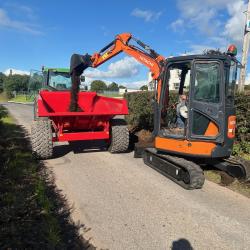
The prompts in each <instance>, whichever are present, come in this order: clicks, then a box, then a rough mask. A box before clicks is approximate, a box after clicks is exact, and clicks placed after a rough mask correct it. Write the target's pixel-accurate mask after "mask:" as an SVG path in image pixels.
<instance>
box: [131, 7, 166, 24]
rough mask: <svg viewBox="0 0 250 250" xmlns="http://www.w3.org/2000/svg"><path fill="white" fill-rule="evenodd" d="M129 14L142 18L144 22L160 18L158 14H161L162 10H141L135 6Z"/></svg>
mask: <svg viewBox="0 0 250 250" xmlns="http://www.w3.org/2000/svg"><path fill="white" fill-rule="evenodd" d="M131 15H132V16H135V17H138V18H142V19H144V21H145V22H152V21H156V20H158V19H159V18H160V16H161V15H162V11H158V12H155V11H152V10H141V9H138V8H136V9H134V10H133V11H132V12H131Z"/></svg>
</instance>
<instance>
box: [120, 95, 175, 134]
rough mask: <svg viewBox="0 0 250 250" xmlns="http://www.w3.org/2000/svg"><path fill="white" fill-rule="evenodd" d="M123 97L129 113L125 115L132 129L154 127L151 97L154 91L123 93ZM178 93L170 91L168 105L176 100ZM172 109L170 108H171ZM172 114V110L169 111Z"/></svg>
mask: <svg viewBox="0 0 250 250" xmlns="http://www.w3.org/2000/svg"><path fill="white" fill-rule="evenodd" d="M124 97H125V99H126V100H127V102H128V108H129V115H128V116H126V120H127V123H128V124H129V125H130V126H131V128H132V130H140V129H148V130H153V127H154V108H153V98H154V92H152V91H140V92H132V93H125V94H124ZM177 98H178V95H177V94H176V92H171V93H170V99H169V106H172V105H173V104H175V103H176V102H177ZM171 111H172V110H171ZM171 113H173V114H171V116H172V115H174V112H171Z"/></svg>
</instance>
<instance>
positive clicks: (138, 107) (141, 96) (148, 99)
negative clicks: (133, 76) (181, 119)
mask: <svg viewBox="0 0 250 250" xmlns="http://www.w3.org/2000/svg"><path fill="white" fill-rule="evenodd" d="M153 96H154V94H153V92H150V91H142V92H133V93H126V94H125V95H124V97H125V99H127V101H128V107H129V115H128V116H127V117H126V120H127V122H128V124H129V126H130V128H131V130H133V131H138V130H141V129H146V130H153V113H154V112H153V102H152V100H153ZM177 101H178V95H177V93H176V92H171V93H170V100H169V106H172V105H174V104H175V103H176V102H177ZM235 106H236V115H237V129H236V140H235V146H234V151H233V153H234V154H236V155H240V154H250V123H249V120H248V119H249V118H250V92H247V93H245V94H244V95H236V98H235ZM170 112H172V114H171V115H172V116H175V109H170Z"/></svg>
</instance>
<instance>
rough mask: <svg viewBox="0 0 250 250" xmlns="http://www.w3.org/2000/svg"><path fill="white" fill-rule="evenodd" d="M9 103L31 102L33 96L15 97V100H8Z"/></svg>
mask: <svg viewBox="0 0 250 250" xmlns="http://www.w3.org/2000/svg"><path fill="white" fill-rule="evenodd" d="M10 101H14V102H33V101H34V96H27V95H17V96H16V97H15V98H12V99H10Z"/></svg>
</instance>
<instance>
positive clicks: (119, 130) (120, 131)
mask: <svg viewBox="0 0 250 250" xmlns="http://www.w3.org/2000/svg"><path fill="white" fill-rule="evenodd" d="M110 125H111V129H110V132H111V138H110V145H109V148H108V150H109V152H110V153H124V152H126V151H127V150H128V147H129V131H128V127H127V123H126V121H125V120H124V119H113V120H111V122H110Z"/></svg>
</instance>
